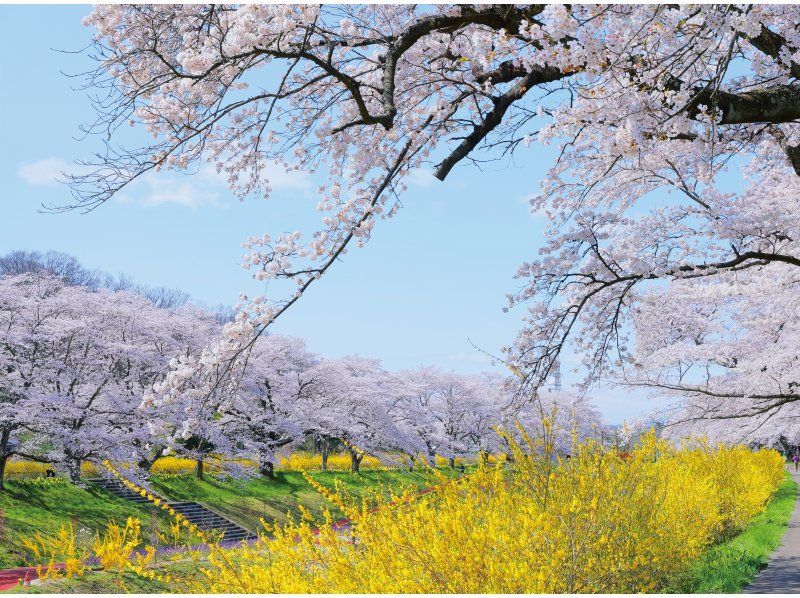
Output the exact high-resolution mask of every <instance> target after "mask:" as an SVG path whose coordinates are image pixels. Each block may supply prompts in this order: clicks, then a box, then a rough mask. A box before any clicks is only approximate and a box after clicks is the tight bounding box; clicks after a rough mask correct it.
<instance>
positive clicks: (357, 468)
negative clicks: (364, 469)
mask: <svg viewBox="0 0 800 598" xmlns="http://www.w3.org/2000/svg"><path fill="white" fill-rule="evenodd" d="M349 451H350V473H361V460H362V459H363V458H364V455H359V454H358V453H357V452H356V451H354V450H353V449H349Z"/></svg>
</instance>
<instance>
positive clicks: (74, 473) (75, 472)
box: [67, 457, 81, 484]
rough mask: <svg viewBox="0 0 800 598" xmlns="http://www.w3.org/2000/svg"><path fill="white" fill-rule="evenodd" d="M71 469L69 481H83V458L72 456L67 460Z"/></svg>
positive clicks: (68, 467) (75, 482)
mask: <svg viewBox="0 0 800 598" xmlns="http://www.w3.org/2000/svg"><path fill="white" fill-rule="evenodd" d="M67 469H68V470H69V481H70V482H72V483H73V484H80V481H81V459H78V458H77V457H72V458H69V459H68V460H67Z"/></svg>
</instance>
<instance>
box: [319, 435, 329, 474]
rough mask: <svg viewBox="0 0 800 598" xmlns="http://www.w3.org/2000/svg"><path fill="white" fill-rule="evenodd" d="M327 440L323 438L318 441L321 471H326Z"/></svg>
mask: <svg viewBox="0 0 800 598" xmlns="http://www.w3.org/2000/svg"><path fill="white" fill-rule="evenodd" d="M328 451H329V447H328V440H327V439H326V438H323V439H322V440H321V442H320V452H321V453H322V471H328Z"/></svg>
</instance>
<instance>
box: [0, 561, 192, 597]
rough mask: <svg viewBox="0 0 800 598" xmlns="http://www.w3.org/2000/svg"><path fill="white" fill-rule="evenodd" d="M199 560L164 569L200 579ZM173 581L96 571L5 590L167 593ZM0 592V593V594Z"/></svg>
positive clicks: (178, 575) (175, 573)
mask: <svg viewBox="0 0 800 598" xmlns="http://www.w3.org/2000/svg"><path fill="white" fill-rule="evenodd" d="M199 567H200V563H198V562H195V561H183V562H179V563H174V562H170V563H168V566H167V567H165V568H168V569H169V573H170V574H171V575H173V576H176V577H178V578H180V579H187V580H193V579H196V580H198V581H200V580H201V579H202V577H203V575H202V573H200V571H199ZM179 590H180V588H176V587H175V585H174V584H172V583H168V582H163V581H158V580H157V579H145V578H143V577H141V576H139V575H137V574H136V573H134V572H133V571H121V572H109V571H96V572H93V573H90V574H88V575H85V576H84V577H78V578H72V579H54V580H50V581H48V582H46V583H42V584H34V585H30V586H24V587H16V588H12V589H11V590H8V592H9V593H10V592H14V593H18V594H168V593H171V592H177V591H179ZM2 593H3V592H0V594H2Z"/></svg>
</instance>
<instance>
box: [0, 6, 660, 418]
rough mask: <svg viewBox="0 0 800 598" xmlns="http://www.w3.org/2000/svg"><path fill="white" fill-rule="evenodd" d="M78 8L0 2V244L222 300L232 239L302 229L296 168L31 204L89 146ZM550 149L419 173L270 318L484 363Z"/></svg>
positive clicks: (304, 333)
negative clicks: (234, 192)
mask: <svg viewBox="0 0 800 598" xmlns="http://www.w3.org/2000/svg"><path fill="white" fill-rule="evenodd" d="M89 12H90V8H89V7H82V6H0V24H2V25H4V26H3V31H4V35H3V36H0V132H2V144H0V193H2V197H3V202H2V204H1V205H2V207H0V253H6V252H8V251H10V250H13V249H28V250H48V249H55V250H58V251H63V252H66V253H70V254H72V255H75V256H76V257H77V258H78V259H80V260H81V262H83V263H84V264H85V265H87V266H90V267H96V268H100V269H103V270H106V271H109V272H111V273H125V274H127V275H129V276H131V277H132V278H134V279H135V280H136V281H137V282H141V283H146V284H149V285H164V286H169V287H176V288H179V289H182V290H184V291H186V292H187V293H189V294H190V295H191V296H192V297H193V298H195V299H196V300H199V301H202V302H204V303H207V304H217V303H227V304H233V303H235V302H236V300H237V297H238V295H239V293H241V292H243V291H246V292H251V293H252V292H254V291H257V290H260V289H262V288H263V287H262V286H261V285H260V284H257V283H256V282H255V281H253V280H252V279H251V278H250V276H249V275H248V273H247V272H246V271H245V270H243V269H241V268H240V266H239V263H240V259H241V255H242V251H243V250H242V248H241V243H242V241H243V240H244V239H245V238H247V237H248V236H250V235H253V234H259V235H260V234H262V233H264V232H268V233H270V234H274V233H280V232H283V231H286V230H295V229H306V230H308V229H309V228H310V227H313V226H314V225H315V224H316V223H317V222H318V220H319V214H317V213H316V212H315V210H314V206H315V204H316V199H315V196H314V189H315V188H316V186H317V185H316V184H315V182H314V177H312V176H309V175H303V174H291V175H287V174H285V173H280V172H277V173H275V174H276V180H275V181H274V184H273V187H274V188H275V193H274V196H273V198H271V199H270V200H269V201H264V200H263V199H257V198H256V199H249V200H247V201H245V202H239V201H238V200H237V199H235V198H233V197H232V196H231V195H230V194H229V193H228V192H227V191H226V189H225V187H224V185H223V184H222V183H221V181H220V180H219V178H218V177H217V176H215V174H214V173H213V172H212V171H210V170H207V169H203V170H201V171H200V172H199V173H197V174H195V175H193V176H188V177H187V176H178V175H175V174H173V173H165V174H161V175H158V178H152V179H150V180H148V181H145V182H143V183H142V184H138V185H137V186H136V187H134V188H132V189H130V190H129V191H126V192H125V194H124V196H123V197H122V198H119V199H117V200H114V201H111V202H108V203H106V204H105V205H103V206H101V207H100V208H98V209H97V210H95V211H93V212H91V213H89V214H80V213H77V212H69V213H59V214H53V213H41V211H40V207H41V204H42V203H50V204H53V203H55V204H59V203H64V202H66V201H67V200H68V199H69V194H68V191H67V189H66V188H65V187H63V186H62V185H60V184H58V183H56V182H55V181H54V180H53V176H54V174H55V173H57V172H59V171H60V170H61V169H63V168H65V167H67V166H68V164H69V163H70V162H72V161H74V160H76V159H80V158H89V157H90V156H91V153H92V151H94V150H97V149H99V146H98V141H97V140H96V139H91V138H90V139H83V140H81V139H78V137H79V128H78V127H79V126H80V125H81V124H82V123H86V122H89V121H90V120H91V118H92V115H93V112H92V108H91V104H90V102H89V99H88V97H87V95H86V93H85V92H82V91H75V90H74V89H73V88H75V87H77V86H78V84H79V80H75V79H70V78H69V77H67V76H65V75H64V74H62V73H79V72H82V71H85V70H87V69H88V68H90V67H91V65H92V63H91V62H90V61H89V59H88V57H87V56H86V55H85V54H80V53H79V54H66V53H61V52H58V51H56V50H69V51H76V50H80V49H82V48H84V47H86V46H87V44H88V43H89V41H90V39H91V32H90V30H89V29H87V28H85V27H83V25H82V24H81V18H82V17H83V16H85V15H86V14H88V13H89ZM553 157H554V156H553V151H552V149H548V148H543V147H542V146H539V145H532V146H531V148H530V149H528V150H526V151H523V152H522V153H520V154H518V156H517V158H516V160H515V164H513V165H510V164H506V163H498V164H495V165H488V166H486V167H485V168H484V169H483V171H482V172H481V171H478V170H477V169H476V168H474V167H471V166H461V167H459V168H457V170H455V171H454V172H453V173H451V175H450V178H449V180H448V181H447V182H445V183H441V182H439V181H436V180H435V179H433V178H432V177H430V176H425V175H424V173H420V176H419V177H417V180H416V182H415V184H413V185H412V186H411V188H410V189H409V191H408V192H407V193H406V195H405V196H404V198H403V205H404V208H403V209H402V210H401V211H400V212H399V214H398V215H397V216H396V217H395V218H393V219H392V220H390V221H385V222H381V223H379V225H378V226H376V230H375V234H374V236H373V239H372V240H371V241H370V242H369V243H368V244H367V246H366V247H365V248H363V249H358V250H352V251H350V252H349V253H348V254H347V255H346V256H345V258H344V261H343V262H342V263H340V264H338V265H337V267H336V268H335V269H334V270H332V271H331V272H330V274H329V275H328V276H326V277H325V278H323V279H322V280H321V281H319V282H318V283H316V284H315V285H314V286H313V287H312V289H311V290H310V291H309V293H308V295H307V296H306V297H304V298H303V299H302V300H301V301H300V302H298V303H297V304H296V305H295V306H294V307H293V308H292V309H291V310H290V311H289V312H288V313H286V314H285V315H284V316H283V318H282V319H281V320H280V321H279V322H277V323H276V326H275V331H276V332H282V333H286V334H292V335H296V336H300V337H303V338H305V339H306V340H307V342H308V344H309V346H310V348H311V349H312V350H315V351H318V352H320V353H322V354H323V355H326V356H338V355H344V354H348V353H359V354H362V355H366V356H372V357H378V358H380V359H382V360H383V362H384V365H386V367H389V368H392V369H399V368H406V367H415V366H419V365H423V364H431V365H437V366H440V367H442V368H445V369H453V370H456V371H460V372H474V371H479V370H482V369H491V365H490V364H489V363H488V362H487V360H486V358H485V357H484V356H483V355H481V353H479V352H478V351H476V350H475V349H474V348H473V347H472V345H471V344H470V341H472V342H473V343H475V344H476V345H478V346H480V347H481V348H483V349H485V350H487V351H489V352H492V353H499V350H500V348H501V347H502V346H503V345H504V344H506V343H508V342H510V341H511V340H513V338H514V335H515V333H516V331H517V329H518V327H519V323H520V317H521V315H522V313H521V312H520V311H512V312H510V313H508V314H504V313H503V312H502V311H501V308H502V307H503V306H504V305H505V294H506V293H508V292H513V291H514V290H515V289H516V288H517V284H518V283H517V282H516V281H514V280H513V275H514V272H515V270H516V268H517V266H518V265H519V263H520V262H522V261H524V260H526V259H530V258H532V257H534V256H535V254H536V249H537V247H538V246H539V245H540V243H541V239H542V225H543V222H542V221H538V220H536V219H534V218H533V217H532V216H531V215H530V212H529V209H528V205H527V200H526V198H527V196H528V195H530V194H531V193H532V192H534V191H536V189H537V188H538V185H539V181H540V179H541V178H542V176H543V175H544V173H545V172H546V169H547V168H548V167H549V165H550V164H551V163H552V161H553ZM569 361H570V360H569V358H568V359H567V362H569ZM565 365H567V364H565ZM565 369H567V368H566V367H565ZM564 377H565V380H566V381H567V382H568V381H569V380H570V379H571V378H572V377H573V376H571V375H570V374H569V373H568V372H566V371H565V376H564ZM595 403H596V404H597V405H598V407H599V408H600V409H601V410H602V411H603V413H604V415H605V416H606V418H607V419H608V420H609V421H611V422H619V421H620V420H621V419H623V418H626V417H630V416H632V415H635V414H637V413H639V412H640V411H642V410H643V409H646V404H645V402H644V401H643V398H642V397H641V396H640V395H637V394H630V393H626V392H624V391H620V390H611V389H601V390H598V391H597V392H596V393H595Z"/></svg>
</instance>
